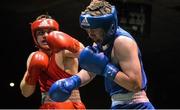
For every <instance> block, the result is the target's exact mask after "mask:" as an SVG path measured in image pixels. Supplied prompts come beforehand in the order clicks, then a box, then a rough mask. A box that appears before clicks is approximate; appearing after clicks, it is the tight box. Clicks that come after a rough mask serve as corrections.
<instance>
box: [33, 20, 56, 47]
mask: <svg viewBox="0 0 180 110" xmlns="http://www.w3.org/2000/svg"><path fill="white" fill-rule="evenodd" d="M41 28H43V29H44V28H51V29H55V30H57V31H58V30H59V24H58V23H57V22H56V21H55V20H54V19H52V18H46V17H42V18H40V19H37V20H35V21H34V22H33V23H32V24H31V31H32V36H33V39H34V42H35V44H36V45H37V46H38V47H39V48H41V47H40V45H39V44H38V42H37V39H36V36H35V32H36V30H37V29H41Z"/></svg>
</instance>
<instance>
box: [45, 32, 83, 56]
mask: <svg viewBox="0 0 180 110" xmlns="http://www.w3.org/2000/svg"><path fill="white" fill-rule="evenodd" d="M46 40H47V42H48V45H49V46H50V48H51V49H52V50H53V51H54V52H59V51H60V50H69V51H71V52H73V53H77V52H79V49H80V42H79V41H78V40H76V39H75V38H73V37H71V36H70V35H68V34H66V33H64V32H60V31H52V32H50V33H49V35H48V36H47V37H46Z"/></svg>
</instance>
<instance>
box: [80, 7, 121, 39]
mask: <svg viewBox="0 0 180 110" xmlns="http://www.w3.org/2000/svg"><path fill="white" fill-rule="evenodd" d="M117 25H118V19H117V12H116V9H115V6H112V10H111V13H109V14H105V15H102V16H91V15H90V14H88V13H85V14H83V13H82V14H81V15H80V26H81V28H83V29H89V28H90V29H96V28H102V29H104V30H105V32H106V36H105V37H111V36H112V35H114V34H115V32H116V29H117ZM105 39H107V38H105ZM105 39H104V40H105Z"/></svg>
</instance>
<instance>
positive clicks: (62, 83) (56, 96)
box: [48, 75, 81, 102]
mask: <svg viewBox="0 0 180 110" xmlns="http://www.w3.org/2000/svg"><path fill="white" fill-rule="evenodd" d="M80 85H81V79H80V77H79V76H77V75H73V76H72V77H70V78H65V79H61V80H58V81H56V82H55V83H54V84H52V86H51V87H50V89H49V92H48V93H49V96H50V98H51V100H53V101H56V102H63V101H65V100H67V99H68V98H69V97H70V95H71V92H72V91H73V90H74V89H76V88H78V87H79V86H80Z"/></svg>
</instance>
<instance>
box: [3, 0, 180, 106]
mask: <svg viewBox="0 0 180 110" xmlns="http://www.w3.org/2000/svg"><path fill="white" fill-rule="evenodd" d="M89 2H90V0H25V1H19V0H16V1H15V0H14V1H10V0H6V1H5V0H4V1H2V0H1V3H0V13H1V15H0V20H1V21H0V27H1V31H0V32H1V36H0V39H1V40H0V49H1V53H0V56H1V60H0V64H1V65H0V71H1V72H0V74H1V77H0V78H1V79H0V82H1V92H0V98H1V99H0V108H16V109H18V108H38V106H39V105H40V100H41V99H40V98H41V97H40V92H39V88H38V87H37V91H36V92H35V93H34V94H33V95H32V96H31V97H29V98H24V97H23V96H22V95H21V92H20V89H19V84H20V81H21V79H22V77H23V75H24V72H25V69H26V60H27V57H28V56H29V54H30V53H31V52H32V51H35V50H36V48H35V47H34V44H33V40H32V36H31V30H30V23H31V22H32V21H33V20H34V19H35V18H36V17H37V16H39V15H40V14H44V13H46V12H48V13H49V15H51V16H52V17H53V18H55V19H56V20H57V21H58V22H59V23H60V30H61V31H64V32H66V33H68V34H70V35H72V36H73V37H75V38H77V39H78V40H80V41H81V42H82V43H83V44H84V45H88V44H90V41H89V39H87V37H86V36H87V35H86V33H85V32H84V31H83V30H82V29H80V27H79V14H80V12H81V10H82V9H84V8H85V6H87V5H88V4H89ZM111 3H112V4H114V5H116V6H117V10H118V17H119V21H120V22H119V23H120V25H121V27H123V28H125V29H127V30H128V31H129V32H130V33H131V34H132V35H135V39H136V40H137V42H138V44H139V46H140V49H141V51H142V54H143V61H144V66H145V70H146V72H147V77H148V81H149V82H148V89H147V94H148V97H149V99H150V101H151V102H152V103H153V104H154V106H155V107H156V108H180V105H179V101H178V99H179V98H180V96H179V92H180V90H179V87H180V82H179V66H180V64H179V61H180V60H179V56H180V55H179V49H180V46H179V45H180V38H179V37H180V28H179V25H180V1H179V0H149V1H146V0H144V1H143V0H111ZM142 10H143V11H142ZM133 14H135V16H134V15H133ZM133 17H134V18H133ZM131 20H136V21H135V22H130V21H131ZM137 20H140V23H139V22H138V21H137ZM142 29H143V30H142ZM10 82H14V83H15V86H14V87H10V86H9V83H10ZM80 90H81V97H82V100H83V102H84V103H85V105H86V106H87V108H109V107H110V98H109V97H108V95H107V93H106V92H105V91H104V86H103V78H102V77H96V78H95V79H94V80H93V81H92V82H91V83H90V84H88V85H87V86H85V87H82V88H81V89H80Z"/></svg>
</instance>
